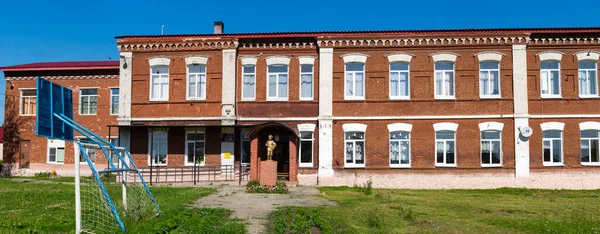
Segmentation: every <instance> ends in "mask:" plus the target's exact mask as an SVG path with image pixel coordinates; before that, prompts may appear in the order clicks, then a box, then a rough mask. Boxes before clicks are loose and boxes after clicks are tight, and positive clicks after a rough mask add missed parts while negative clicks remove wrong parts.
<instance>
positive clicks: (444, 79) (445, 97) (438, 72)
mask: <svg viewBox="0 0 600 234" xmlns="http://www.w3.org/2000/svg"><path fill="white" fill-rule="evenodd" d="M438 62H451V63H452V70H438V69H435V63H438ZM433 66H434V71H433V74H434V78H433V79H434V80H433V89H434V90H433V93H434V98H435V99H439V100H448V99H450V100H452V99H456V62H453V61H436V62H434V64H433ZM450 73H451V74H452V93H453V95H449V94H446V93H444V94H438V92H437V91H438V90H437V84H436V82H437V80H438V76H439V75H441V76H442V77H441V81H442V82H443V83H450V82H449V81H448V79H449V77H448V74H450Z"/></svg>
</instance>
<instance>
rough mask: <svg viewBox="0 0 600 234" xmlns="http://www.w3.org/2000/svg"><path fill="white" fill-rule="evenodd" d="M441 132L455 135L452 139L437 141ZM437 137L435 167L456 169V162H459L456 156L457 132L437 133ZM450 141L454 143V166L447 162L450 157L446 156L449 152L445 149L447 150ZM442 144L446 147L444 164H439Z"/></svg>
mask: <svg viewBox="0 0 600 234" xmlns="http://www.w3.org/2000/svg"><path fill="white" fill-rule="evenodd" d="M439 132H452V134H453V135H454V138H452V139H437V134H438V133H439ZM435 135H436V139H435V166H436V167H456V161H458V160H457V159H458V157H457V154H456V132H455V131H436V132H435ZM450 141H452V142H454V149H453V152H454V163H452V164H449V163H447V162H446V161H447V160H448V155H447V154H446V153H447V152H446V150H445V149H446V148H447V146H448V142H450ZM440 142H441V143H443V145H444V162H442V163H438V161H437V151H438V143H440Z"/></svg>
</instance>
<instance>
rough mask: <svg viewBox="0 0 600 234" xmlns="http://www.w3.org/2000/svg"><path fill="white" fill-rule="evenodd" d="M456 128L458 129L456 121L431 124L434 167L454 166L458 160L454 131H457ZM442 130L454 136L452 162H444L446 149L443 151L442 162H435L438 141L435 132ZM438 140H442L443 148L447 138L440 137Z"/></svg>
mask: <svg viewBox="0 0 600 234" xmlns="http://www.w3.org/2000/svg"><path fill="white" fill-rule="evenodd" d="M457 130H458V124H456V123H449V122H443V123H435V124H433V131H434V140H435V149H434V150H435V151H434V162H435V166H436V167H456V165H457V162H458V153H457V152H456V132H457ZM442 131H444V132H453V133H454V138H453V139H452V140H454V164H447V163H446V160H447V156H446V151H444V162H443V163H438V162H437V143H438V139H437V133H438V132H442ZM440 141H442V142H443V143H444V149H445V148H446V145H447V143H446V142H447V141H449V139H440Z"/></svg>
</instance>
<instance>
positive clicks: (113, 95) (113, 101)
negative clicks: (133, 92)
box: [110, 88, 119, 115]
mask: <svg viewBox="0 0 600 234" xmlns="http://www.w3.org/2000/svg"><path fill="white" fill-rule="evenodd" d="M110 114H111V115H117V114H119V88H112V89H110Z"/></svg>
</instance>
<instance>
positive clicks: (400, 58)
mask: <svg viewBox="0 0 600 234" xmlns="http://www.w3.org/2000/svg"><path fill="white" fill-rule="evenodd" d="M412 57H413V55H411V54H405V53H394V54H390V55H388V56H387V58H388V62H389V63H395V62H405V63H410V60H411V59H412Z"/></svg>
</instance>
